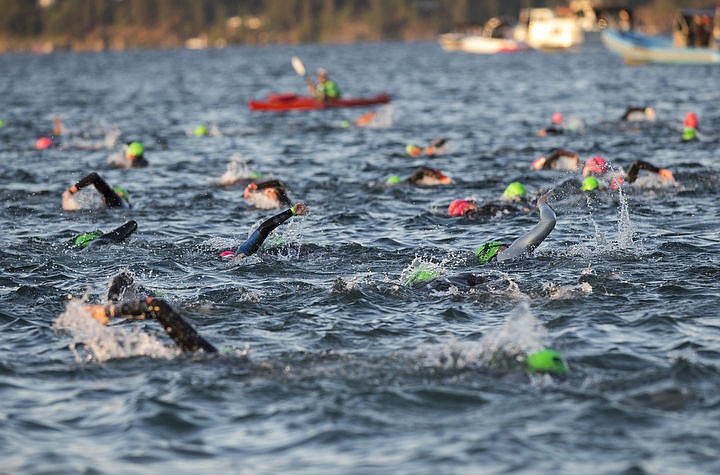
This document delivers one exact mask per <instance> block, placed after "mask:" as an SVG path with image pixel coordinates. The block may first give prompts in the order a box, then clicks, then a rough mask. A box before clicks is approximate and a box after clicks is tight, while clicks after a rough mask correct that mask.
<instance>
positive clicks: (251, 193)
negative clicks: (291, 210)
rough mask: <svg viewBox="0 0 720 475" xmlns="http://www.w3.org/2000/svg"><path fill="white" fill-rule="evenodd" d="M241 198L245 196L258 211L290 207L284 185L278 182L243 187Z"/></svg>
mask: <svg viewBox="0 0 720 475" xmlns="http://www.w3.org/2000/svg"><path fill="white" fill-rule="evenodd" d="M243 196H245V199H246V200H247V201H248V203H249V204H251V205H252V206H255V207H256V208H260V209H272V208H279V207H281V206H291V205H292V202H291V201H290V198H288V196H287V193H286V191H285V185H284V184H283V183H282V182H281V181H280V180H267V181H262V182H260V183H250V184H249V185H248V186H246V187H245V191H244V192H243Z"/></svg>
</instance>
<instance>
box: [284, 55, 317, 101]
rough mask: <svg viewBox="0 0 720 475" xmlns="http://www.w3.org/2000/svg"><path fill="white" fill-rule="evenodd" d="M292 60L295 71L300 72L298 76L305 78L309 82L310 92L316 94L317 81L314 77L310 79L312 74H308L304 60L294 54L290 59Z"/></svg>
mask: <svg viewBox="0 0 720 475" xmlns="http://www.w3.org/2000/svg"><path fill="white" fill-rule="evenodd" d="M290 62H291V63H292V67H293V69H294V70H295V72H296V73H297V74H298V76H300V77H302V78H304V79H305V82H306V83H307V85H308V87H309V88H310V93H311V94H313V95H314V94H315V83H314V82H313V80H312V79H310V76H308V75H307V71H306V70H305V65H304V64H303V62H302V61H300V58H298V57H297V56H293V57H292V58H291V59H290Z"/></svg>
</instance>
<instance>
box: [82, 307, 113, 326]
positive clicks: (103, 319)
mask: <svg viewBox="0 0 720 475" xmlns="http://www.w3.org/2000/svg"><path fill="white" fill-rule="evenodd" d="M85 311H86V312H88V314H89V315H90V317H92V318H93V319H94V320H97V321H98V322H100V324H101V325H105V324H106V323H107V322H109V321H110V319H109V318H108V316H107V313H106V312H105V307H103V306H102V305H86V306H85Z"/></svg>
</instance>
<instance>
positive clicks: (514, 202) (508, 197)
mask: <svg viewBox="0 0 720 475" xmlns="http://www.w3.org/2000/svg"><path fill="white" fill-rule="evenodd" d="M320 88H323V89H322V91H321V92H318V91H320ZM315 91H316V93H317V95H318V97H321V98H332V97H339V90H338V89H337V87H336V86H335V85H334V83H332V82H331V81H329V79H328V77H327V73H326V72H322V71H321V72H320V73H319V74H318V85H317V86H315ZM334 94H336V95H335V96H334ZM646 109H647V108H646ZM646 109H645V110H644V111H643V113H644V114H647V113H648V112H647V110H646ZM628 114H629V113H628ZM653 114H654V111H653ZM693 120H694V122H693ZM553 123H554V126H555V128H554V130H553V131H547V130H546V134H547V133H562V130H561V128H560V124H561V123H562V117H561V116H557V117H554V118H553ZM685 125H686V128H692V129H693V130H695V129H696V128H697V118H696V117H694V115H693V116H692V117H689V118H686V124H685ZM446 142H447V141H446V140H445V139H444V138H441V139H437V140H435V141H433V142H432V143H430V144H429V145H428V146H427V147H425V148H421V147H419V146H416V145H412V144H411V145H408V147H407V149H406V152H407V154H408V155H410V156H412V157H418V156H420V155H423V154H424V155H426V156H432V155H435V154H436V153H438V151H441V150H442V147H443V146H444V145H445V144H446ZM123 159H124V163H123V164H122V166H124V167H127V168H132V167H141V166H147V164H148V162H147V160H146V159H145V157H144V148H143V146H142V144H140V143H139V142H131V143H129V144H127V145H126V147H125V150H124V153H123ZM115 164H117V163H115ZM531 168H532V169H535V170H543V169H551V170H567V171H580V157H579V155H578V154H576V153H574V152H571V151H568V150H564V149H556V150H553V151H552V152H551V153H550V154H548V156H547V157H540V158H538V159H536V160H535V161H533V163H532V165H531ZM640 171H647V172H649V173H650V174H651V175H654V176H655V177H656V179H657V180H659V181H660V182H662V183H674V177H673V174H672V173H671V172H670V171H669V170H666V169H662V168H658V167H655V166H654V165H652V164H650V163H648V162H645V161H641V160H637V161H635V162H634V163H633V164H632V165H631V166H630V168H629V170H628V171H627V172H623V171H622V170H621V169H617V170H612V169H611V167H610V166H609V165H608V163H607V161H606V160H605V159H604V158H602V157H600V156H594V157H592V158H590V159H588V160H587V161H586V162H585V164H584V166H583V168H582V176H583V178H584V180H583V182H582V191H593V190H598V189H602V188H617V187H620V186H622V185H623V184H628V183H635V182H636V181H637V180H638V177H639V174H640ZM400 182H405V183H409V184H414V185H418V186H435V185H449V184H452V183H453V181H452V179H451V178H449V177H448V176H446V175H444V174H443V173H442V172H440V171H439V170H436V169H433V168H429V167H420V168H419V169H418V170H417V171H416V172H415V173H414V174H413V175H411V176H410V177H409V178H407V179H405V180H401V179H400V178H399V177H391V178H390V179H388V184H395V183H400ZM238 183H241V184H244V185H245V189H244V192H243V195H244V197H245V198H246V199H247V200H248V202H249V203H250V204H252V205H254V206H255V207H257V208H261V209H271V208H281V207H285V208H286V209H284V210H283V211H281V212H279V213H277V214H275V215H273V216H271V217H270V218H268V219H267V220H265V221H264V222H263V223H262V224H260V226H259V227H258V228H257V229H255V230H254V231H253V232H252V233H251V235H250V237H249V238H248V239H247V240H245V241H244V242H243V243H242V244H240V245H239V246H238V247H237V248H236V249H234V250H225V251H223V252H221V253H220V257H221V258H223V259H235V258H244V257H247V256H251V255H253V254H255V253H256V252H257V251H258V250H259V248H260V246H261V245H262V243H263V242H264V241H265V239H266V238H267V237H268V236H269V234H270V233H271V232H272V231H273V230H274V229H276V228H277V227H278V226H280V225H281V224H283V223H285V222H286V221H288V220H289V219H291V218H292V217H294V216H301V215H304V214H306V213H307V211H308V210H307V207H306V206H305V204H303V203H301V202H298V203H295V204H294V205H293V204H292V202H291V201H290V199H289V197H288V194H287V190H286V189H285V186H284V184H283V183H282V182H280V181H279V180H262V177H261V176H250V177H241V178H236V179H233V180H227V181H226V182H223V183H222V184H223V185H236V184H238ZM87 187H94V188H95V190H97V192H98V193H99V194H100V196H101V201H102V205H103V206H105V207H107V208H119V209H130V208H131V203H130V195H129V194H128V192H127V191H126V190H124V189H122V188H120V187H112V186H110V185H109V184H108V183H107V182H105V181H104V180H103V179H102V178H101V177H100V175H99V174H97V173H95V172H93V173H90V174H88V175H87V176H85V177H83V178H82V179H80V180H79V181H78V182H77V183H75V184H74V185H72V186H70V187H69V188H68V189H67V190H65V192H64V193H63V195H62V206H63V209H65V210H77V209H80V208H81V207H82V206H81V205H80V203H78V201H77V200H76V193H78V192H79V191H80V190H82V189H84V188H87ZM531 205H534V207H536V208H537V209H538V211H539V221H538V223H537V224H536V225H535V226H533V227H532V228H531V229H530V230H529V231H528V232H526V233H524V234H523V235H521V236H519V237H518V238H517V239H515V240H514V241H513V242H511V243H505V242H501V241H487V242H484V243H482V244H480V245H479V246H477V247H476V248H475V250H474V254H475V257H476V260H477V262H478V263H479V264H488V263H492V262H498V263H502V262H507V261H510V260H514V259H518V258H521V257H524V256H527V255H529V254H531V253H532V252H533V251H534V250H535V249H536V248H537V247H538V246H539V245H540V244H541V243H542V242H543V241H544V240H545V239H546V238H547V237H548V236H549V235H550V234H551V232H552V231H553V229H554V228H555V225H556V215H555V211H554V210H553V209H552V207H551V206H550V205H549V204H548V195H547V194H545V195H543V196H541V197H539V198H538V199H537V200H536V201H535V202H534V203H532V202H531V200H530V199H529V197H528V195H527V191H526V189H525V187H524V186H523V185H522V184H521V183H519V182H513V183H510V184H509V185H508V186H507V188H506V189H505V191H504V192H503V194H502V196H501V197H500V202H499V203H494V202H491V203H486V204H484V205H480V204H478V203H477V202H476V201H475V200H472V199H456V200H454V201H452V202H451V203H450V205H449V206H448V215H450V216H453V217H466V218H475V217H482V216H485V217H487V216H496V215H497V214H499V213H503V214H504V213H516V212H519V211H521V210H522V211H529V210H530V208H531ZM137 228H138V224H137V223H136V222H135V221H134V220H130V221H127V222H125V223H123V224H122V225H120V226H119V227H117V228H115V229H113V230H111V231H109V232H107V233H102V232H100V231H94V232H88V233H83V234H81V235H79V236H77V237H75V238H74V239H73V243H74V244H75V245H76V246H78V247H80V248H84V249H93V248H96V247H98V246H100V245H104V244H113V243H120V242H122V241H124V240H125V239H127V238H128V237H130V236H131V235H132V234H133V233H134V232H135V231H136V230H137ZM123 276H124V274H121V276H120V277H122V278H118V279H116V280H117V281H115V280H114V281H113V284H112V288H114V289H115V290H114V295H118V296H119V295H124V294H125V292H124V291H123V290H122V289H123V288H124V287H127V286H128V285H129V284H131V283H132V279H129V280H128V279H127V278H126V276H124V277H123ZM438 277H440V276H439V275H438V274H435V273H432V272H427V271H420V272H417V273H416V274H414V275H413V276H411V278H410V279H408V281H407V283H408V284H410V285H412V286H416V285H424V284H427V283H429V282H430V281H433V280H436V279H438ZM472 279H475V277H474V276H471V279H470V280H472ZM136 297H137V296H136ZM85 310H86V311H87V312H88V314H89V315H90V316H91V317H92V318H93V319H95V320H97V321H98V322H100V323H102V324H106V323H108V322H110V321H111V320H112V319H114V318H126V319H154V320H156V321H158V322H159V323H160V324H161V326H162V327H163V328H164V329H165V330H166V331H167V333H168V335H169V336H170V338H171V339H172V340H173V341H174V342H175V343H176V344H177V345H178V347H179V348H180V349H181V350H183V351H190V352H194V351H204V352H206V353H216V352H217V351H218V350H217V348H216V347H215V346H214V345H212V344H211V343H209V342H208V341H207V340H205V339H204V338H203V337H202V336H200V335H199V334H198V332H197V331H196V330H195V329H194V328H193V327H192V326H191V325H190V324H189V323H188V322H187V321H186V320H185V319H184V318H183V317H182V316H181V315H180V314H178V313H177V312H176V311H175V310H174V309H173V308H172V307H171V306H170V305H169V304H168V303H167V302H166V301H164V300H163V299H161V298H158V297H155V296H153V295H143V296H142V298H134V299H132V300H127V299H112V300H110V302H109V303H108V304H106V305H94V304H89V305H86V307H85ZM527 362H528V369H529V370H530V371H551V372H558V373H562V372H565V371H567V365H566V363H565V361H564V359H563V358H562V356H561V355H560V354H559V353H557V352H555V351H553V350H542V351H540V352H536V353H532V354H530V355H528V357H527Z"/></svg>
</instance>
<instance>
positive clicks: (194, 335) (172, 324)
mask: <svg viewBox="0 0 720 475" xmlns="http://www.w3.org/2000/svg"><path fill="white" fill-rule="evenodd" d="M84 308H85V310H86V311H87V312H88V313H89V316H90V317H92V318H93V319H95V320H97V321H98V322H100V323H101V324H102V325H105V324H107V323H109V322H110V320H112V319H113V318H127V319H136V320H145V319H153V320H157V321H158V323H160V325H161V326H162V327H163V329H164V330H165V331H166V332H167V334H168V336H169V337H170V338H172V340H173V341H174V342H175V344H176V345H177V346H178V347H180V349H181V350H182V351H187V352H196V351H204V352H206V353H217V351H218V350H217V348H215V347H214V346H213V345H212V344H210V343H209V342H208V341H207V340H205V339H204V338H203V337H202V336H200V334H199V333H198V332H197V331H196V330H195V329H194V328H193V327H192V326H191V325H190V324H189V323H188V322H187V321H186V320H185V319H184V318H182V317H181V316H180V314H178V313H177V312H176V311H175V310H174V309H173V308H172V307H171V306H170V305H169V304H168V303H167V302H166V301H165V300H163V299H158V298H153V297H150V298H147V299H145V300H138V301H135V302H127V303H121V304H109V305H85V307H84Z"/></svg>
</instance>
